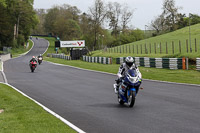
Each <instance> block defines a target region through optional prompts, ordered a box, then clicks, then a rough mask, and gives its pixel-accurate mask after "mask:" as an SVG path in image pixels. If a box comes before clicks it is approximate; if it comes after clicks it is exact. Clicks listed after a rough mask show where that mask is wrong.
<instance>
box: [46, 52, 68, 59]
mask: <svg viewBox="0 0 200 133" xmlns="http://www.w3.org/2000/svg"><path fill="white" fill-rule="evenodd" d="M47 57H52V58H60V59H65V60H71V57H70V56H66V55H64V54H50V53H48V54H47Z"/></svg>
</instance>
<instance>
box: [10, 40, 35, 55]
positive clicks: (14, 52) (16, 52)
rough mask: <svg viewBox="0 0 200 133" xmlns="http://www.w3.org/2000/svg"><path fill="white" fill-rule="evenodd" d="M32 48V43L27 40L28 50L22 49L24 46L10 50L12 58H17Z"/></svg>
mask: <svg viewBox="0 0 200 133" xmlns="http://www.w3.org/2000/svg"><path fill="white" fill-rule="evenodd" d="M32 46H33V42H32V41H31V40H29V46H28V48H24V46H20V47H19V48H13V49H12V50H11V53H12V57H13V58H14V57H18V56H20V55H21V54H24V53H25V52H27V51H29V50H30V49H31V48H32Z"/></svg>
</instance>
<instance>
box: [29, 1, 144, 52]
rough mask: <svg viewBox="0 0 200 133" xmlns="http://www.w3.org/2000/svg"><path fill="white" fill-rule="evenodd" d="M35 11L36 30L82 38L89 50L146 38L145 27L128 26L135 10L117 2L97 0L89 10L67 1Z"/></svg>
mask: <svg viewBox="0 0 200 133" xmlns="http://www.w3.org/2000/svg"><path fill="white" fill-rule="evenodd" d="M35 11H36V13H37V15H38V18H39V20H40V23H39V25H38V26H37V28H36V29H35V30H34V31H33V34H51V35H54V36H59V38H60V39H61V40H76V39H83V40H85V41H86V45H87V47H88V49H90V50H96V49H102V48H105V47H111V46H117V45H121V44H124V43H130V42H133V41H137V40H141V39H143V38H144V33H143V31H141V30H139V29H134V30H133V29H132V28H130V27H129V23H130V20H131V18H132V15H133V13H134V11H132V10H130V9H129V7H128V6H127V5H122V4H119V3H118V2H109V3H105V2H103V1H102V0H95V1H94V4H93V6H91V7H89V8H88V12H87V13H85V12H84V13H81V11H80V10H79V9H78V8H77V7H76V6H71V5H68V4H64V5H61V6H54V7H52V8H51V9H48V10H44V9H37V10H35ZM106 28H107V29H106ZM108 28H109V29H108Z"/></svg>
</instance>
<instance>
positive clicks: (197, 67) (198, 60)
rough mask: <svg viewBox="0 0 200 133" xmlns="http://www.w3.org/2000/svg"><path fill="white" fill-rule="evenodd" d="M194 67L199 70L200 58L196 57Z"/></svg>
mask: <svg viewBox="0 0 200 133" xmlns="http://www.w3.org/2000/svg"><path fill="white" fill-rule="evenodd" d="M196 69H197V70H198V71H200V58H196Z"/></svg>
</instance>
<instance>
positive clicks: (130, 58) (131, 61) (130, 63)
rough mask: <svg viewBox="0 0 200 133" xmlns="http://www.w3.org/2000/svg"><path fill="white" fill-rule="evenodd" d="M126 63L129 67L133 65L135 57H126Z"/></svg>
mask: <svg viewBox="0 0 200 133" xmlns="http://www.w3.org/2000/svg"><path fill="white" fill-rule="evenodd" d="M125 63H126V65H127V66H128V67H131V66H132V65H133V57H131V56H128V57H126V59H125Z"/></svg>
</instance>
